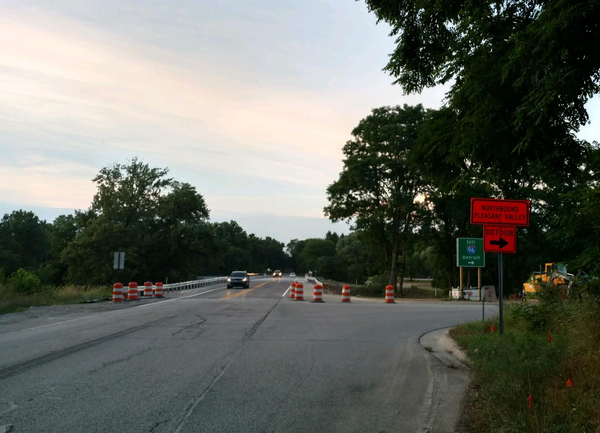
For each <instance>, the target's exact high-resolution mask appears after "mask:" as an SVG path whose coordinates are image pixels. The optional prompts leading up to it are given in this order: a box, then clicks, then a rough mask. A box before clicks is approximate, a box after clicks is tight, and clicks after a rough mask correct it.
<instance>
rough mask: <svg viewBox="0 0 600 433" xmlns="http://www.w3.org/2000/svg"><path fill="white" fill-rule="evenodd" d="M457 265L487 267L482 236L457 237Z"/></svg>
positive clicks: (462, 266) (461, 266)
mask: <svg viewBox="0 0 600 433" xmlns="http://www.w3.org/2000/svg"><path fill="white" fill-rule="evenodd" d="M456 266H458V267H460V268H485V253H484V252H483V239H482V238H456Z"/></svg>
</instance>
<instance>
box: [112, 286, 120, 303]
mask: <svg viewBox="0 0 600 433" xmlns="http://www.w3.org/2000/svg"><path fill="white" fill-rule="evenodd" d="M112 301H113V302H123V284H122V283H115V284H114V285H113V294H112Z"/></svg>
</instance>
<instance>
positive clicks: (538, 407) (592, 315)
mask: <svg viewBox="0 0 600 433" xmlns="http://www.w3.org/2000/svg"><path fill="white" fill-rule="evenodd" d="M492 325H494V328H495V332H491V326H492ZM504 330H505V332H504V335H503V336H501V335H500V334H499V332H498V331H499V323H498V321H497V319H495V318H494V319H492V320H488V321H486V322H483V323H482V322H473V323H468V324H465V325H461V326H458V327H456V328H454V329H452V330H451V331H450V335H451V336H452V337H453V338H454V339H455V340H456V341H457V343H458V344H459V345H460V346H461V347H462V348H463V349H464V350H465V351H466V353H467V355H468V357H469V360H470V362H471V366H472V369H473V386H474V388H475V389H476V392H475V394H474V397H473V400H472V401H471V407H470V411H469V415H468V417H469V418H470V419H469V424H470V425H471V426H472V431H473V432H477V433H479V432H482V433H483V432H486V433H487V432H502V433H509V432H511V433H512V432H514V433H517V432H519V433H529V432H557V433H558V432H560V433H571V432H573V433H575V432H577V433H581V432H598V431H600V349H599V348H600V303H599V301H598V300H596V299H594V298H588V299H586V300H577V301H569V302H543V303H540V304H537V305H531V304H527V303H521V304H516V303H515V304H512V305H510V306H508V308H507V311H506V315H505V328H504ZM548 334H550V337H551V339H552V341H549V338H548ZM569 379H570V380H571V381H572V382H573V386H572V387H567V380H569ZM530 394H531V398H532V401H531V408H529V402H528V397H529V395H530Z"/></svg>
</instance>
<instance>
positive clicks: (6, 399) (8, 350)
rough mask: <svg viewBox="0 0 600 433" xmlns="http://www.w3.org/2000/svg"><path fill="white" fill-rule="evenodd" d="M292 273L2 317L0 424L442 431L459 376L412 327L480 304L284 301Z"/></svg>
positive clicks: (468, 313)
mask: <svg viewBox="0 0 600 433" xmlns="http://www.w3.org/2000/svg"><path fill="white" fill-rule="evenodd" d="M289 282H290V281H289V280H287V279H285V278H284V279H281V280H280V279H275V280H271V279H267V280H262V281H253V285H252V287H251V288H250V289H247V290H240V289H233V290H226V289H225V288H214V289H210V290H211V291H208V290H206V289H199V290H195V291H190V292H189V293H186V294H185V296H181V297H180V298H178V299H176V298H169V299H167V301H168V302H167V301H162V302H155V303H153V304H142V305H141V306H137V307H133V308H127V309H119V308H118V307H117V308H115V309H114V311H112V310H111V308H110V306H109V307H108V311H103V312H94V313H90V314H86V313H82V312H79V313H76V314H72V313H71V314H69V315H67V316H63V317H60V316H59V315H57V316H56V317H52V319H53V320H49V318H48V317H45V318H44V319H43V320H41V319H40V318H37V319H36V318H34V319H32V322H28V321H27V320H24V321H16V322H15V323H12V324H11V325H9V326H2V327H0V328H1V329H0V432H1V431H3V429H4V430H5V431H10V430H9V429H12V430H13V431H15V432H17V431H18V432H21V431H23V432H37V431H56V432H59V431H60V432H66V431H89V432H94V431H97V432H124V431H128V432H129V431H131V432H138V431H139V432H314V431H323V432H325V431H326V432H411V433H412V432H428V431H446V430H443V429H442V428H445V427H444V425H443V423H439V422H437V421H436V420H439V419H440V418H443V417H445V416H446V415H447V414H448V413H449V411H454V412H457V411H458V400H457V398H456V396H457V395H458V396H460V390H461V389H462V387H464V383H463V382H464V380H463V379H462V378H461V377H459V376H457V374H456V372H455V370H454V369H450V368H448V367H446V366H444V365H443V364H442V363H440V362H439V361H438V360H437V359H436V358H435V357H433V356H432V355H431V354H430V353H429V352H427V351H426V350H424V349H423V347H422V346H421V345H420V344H419V337H420V336H421V335H422V334H424V333H425V332H427V331H430V330H433V329H436V328H441V327H447V326H451V325H454V324H456V323H459V322H463V321H466V320H476V319H478V318H479V315H480V314H481V313H480V309H479V308H478V306H477V305H472V304H467V303H460V304H459V303H449V302H439V303H431V302H425V303H417V302H415V303H403V304H392V305H386V304H384V303H383V302H368V301H362V302H353V303H351V304H341V303H339V302H336V301H334V300H332V301H329V302H326V303H324V304H314V303H311V302H310V301H304V302H294V301H291V300H290V299H289V298H287V297H282V296H281V295H282V294H283V293H284V292H285V290H286V289H287V287H288V285H289ZM42 322H43V323H42ZM30 325H34V326H30ZM457 390H458V391H457Z"/></svg>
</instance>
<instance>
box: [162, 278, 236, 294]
mask: <svg viewBox="0 0 600 433" xmlns="http://www.w3.org/2000/svg"><path fill="white" fill-rule="evenodd" d="M227 278H228V277H216V278H208V279H205V280H194V281H184V282H182V283H172V284H164V285H163V289H164V291H165V292H174V291H179V290H190V289H199V288H201V287H206V286H212V285H213V284H221V283H226V282H227Z"/></svg>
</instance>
